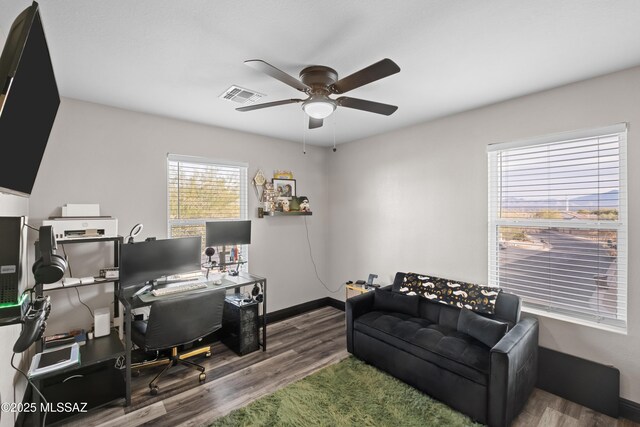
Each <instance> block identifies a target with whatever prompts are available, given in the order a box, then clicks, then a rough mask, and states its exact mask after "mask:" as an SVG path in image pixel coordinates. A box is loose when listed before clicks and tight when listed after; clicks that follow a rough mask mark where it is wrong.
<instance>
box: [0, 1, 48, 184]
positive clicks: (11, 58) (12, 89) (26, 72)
mask: <svg viewBox="0 0 640 427" xmlns="http://www.w3.org/2000/svg"><path fill="white" fill-rule="evenodd" d="M59 105H60V95H59V93H58V86H57V84H56V79H55V76H54V73H53V66H52V65H51V57H50V55H49V48H48V46H47V40H46V38H45V34H44V29H43V27H42V21H41V20H40V13H39V11H38V3H36V2H34V3H33V4H32V5H31V6H29V7H28V8H27V9H25V10H24V11H23V12H22V13H21V14H20V15H19V16H18V17H17V18H16V20H15V21H14V22H13V25H12V26H11V30H10V31H9V35H8V37H7V41H6V43H5V45H4V49H3V50H2V56H0V191H1V192H7V193H13V194H18V195H22V196H28V195H30V194H31V191H32V189H33V184H34V182H35V180H36V175H37V174H38V169H39V168H40V162H41V161H42V156H43V155H44V150H45V148H46V146H47V141H48V139H49V134H50V133H51V128H52V127H53V122H54V120H55V118H56V113H57V112H58V106H59Z"/></svg>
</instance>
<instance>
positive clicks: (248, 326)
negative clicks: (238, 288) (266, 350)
mask: <svg viewBox="0 0 640 427" xmlns="http://www.w3.org/2000/svg"><path fill="white" fill-rule="evenodd" d="M258 331H259V328H258V303H257V302H256V301H252V302H250V303H246V302H242V300H238V299H237V298H236V297H235V296H230V297H227V298H225V300H224V311H223V315H222V342H223V343H224V344H225V345H226V346H227V347H229V348H230V349H231V350H233V351H235V352H236V353H238V354H239V355H240V356H244V355H245V354H248V353H251V352H253V351H256V350H258V348H259V347H260V344H259V341H258Z"/></svg>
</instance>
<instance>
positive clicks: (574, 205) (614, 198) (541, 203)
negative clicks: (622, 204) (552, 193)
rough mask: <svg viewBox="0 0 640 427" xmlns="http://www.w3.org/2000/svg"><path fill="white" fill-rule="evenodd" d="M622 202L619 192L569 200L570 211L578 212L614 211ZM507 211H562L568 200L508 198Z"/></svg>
mask: <svg viewBox="0 0 640 427" xmlns="http://www.w3.org/2000/svg"><path fill="white" fill-rule="evenodd" d="M619 200H620V194H619V191H618V190H611V191H607V192H606V193H593V194H585V195H584V196H578V197H573V198H570V199H569V210H570V211H578V210H580V209H592V210H593V209H598V208H600V209H612V208H617V207H618V204H619ZM503 204H504V207H505V208H506V209H522V210H525V211H531V210H543V209H551V210H560V211H564V210H566V208H567V200H566V199H549V200H531V199H526V198H523V197H506V198H504V199H503Z"/></svg>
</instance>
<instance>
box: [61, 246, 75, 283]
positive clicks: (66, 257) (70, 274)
mask: <svg viewBox="0 0 640 427" xmlns="http://www.w3.org/2000/svg"><path fill="white" fill-rule="evenodd" d="M60 247H61V248H62V253H63V254H64V257H65V259H66V260H67V269H68V270H69V277H73V273H72V272H71V262H69V257H68V256H67V250H66V249H65V248H64V244H62V243H61V244H60Z"/></svg>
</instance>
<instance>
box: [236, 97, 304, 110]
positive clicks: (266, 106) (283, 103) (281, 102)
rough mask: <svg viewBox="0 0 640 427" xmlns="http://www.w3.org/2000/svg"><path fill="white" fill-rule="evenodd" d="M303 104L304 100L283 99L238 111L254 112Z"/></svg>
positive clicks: (249, 106)
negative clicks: (297, 103) (298, 103)
mask: <svg viewBox="0 0 640 427" xmlns="http://www.w3.org/2000/svg"><path fill="white" fill-rule="evenodd" d="M296 102H302V99H283V100H282V101H273V102H265V103H264V104H256V105H248V106H246V107H240V108H236V111H253V110H260V109H262V108H269V107H277V106H278V105H286V104H295V103H296Z"/></svg>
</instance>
